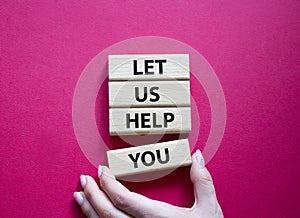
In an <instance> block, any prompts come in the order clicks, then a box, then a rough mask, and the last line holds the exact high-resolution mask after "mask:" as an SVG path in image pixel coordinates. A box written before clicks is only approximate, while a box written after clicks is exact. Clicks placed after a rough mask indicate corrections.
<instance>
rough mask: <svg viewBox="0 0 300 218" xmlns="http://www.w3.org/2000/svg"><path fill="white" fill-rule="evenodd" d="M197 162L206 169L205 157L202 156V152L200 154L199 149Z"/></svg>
mask: <svg viewBox="0 0 300 218" xmlns="http://www.w3.org/2000/svg"><path fill="white" fill-rule="evenodd" d="M196 160H197V162H198V163H199V165H200V167H201V168H204V167H205V162H204V158H203V156H202V154H201V152H200V150H199V149H197V151H196Z"/></svg>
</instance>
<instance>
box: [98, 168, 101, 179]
mask: <svg viewBox="0 0 300 218" xmlns="http://www.w3.org/2000/svg"><path fill="white" fill-rule="evenodd" d="M101 175H102V166H101V165H99V166H98V178H100V177H101Z"/></svg>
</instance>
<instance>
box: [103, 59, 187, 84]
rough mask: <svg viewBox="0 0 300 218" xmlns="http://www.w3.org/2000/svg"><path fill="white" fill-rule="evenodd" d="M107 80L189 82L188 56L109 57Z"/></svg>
mask: <svg viewBox="0 0 300 218" xmlns="http://www.w3.org/2000/svg"><path fill="white" fill-rule="evenodd" d="M108 70H109V80H175V79H176V80H189V78H190V68H189V55H188V54H143V55H142V54H140V55H109V56H108Z"/></svg>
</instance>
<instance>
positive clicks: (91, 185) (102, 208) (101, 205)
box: [80, 175, 129, 218]
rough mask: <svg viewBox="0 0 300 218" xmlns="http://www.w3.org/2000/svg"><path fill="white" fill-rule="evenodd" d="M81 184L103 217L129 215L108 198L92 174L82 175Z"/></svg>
mask: <svg viewBox="0 0 300 218" xmlns="http://www.w3.org/2000/svg"><path fill="white" fill-rule="evenodd" d="M80 182H81V186H82V188H83V190H84V195H85V196H86V199H87V200H88V201H89V203H90V204H91V205H92V207H93V208H94V209H95V211H96V212H97V214H98V215H99V216H100V217H101V218H102V217H104V218H106V217H120V218H121V217H122V218H123V217H124V218H128V217H129V216H128V215H127V214H126V213H124V212H123V211H121V210H119V209H117V208H116V207H115V206H114V205H113V204H112V202H111V201H110V200H109V199H108V197H107V196H106V194H105V193H104V192H103V191H102V190H100V189H99V187H98V185H97V183H96V182H95V180H94V179H93V178H92V177H90V176H84V175H81V176H80Z"/></svg>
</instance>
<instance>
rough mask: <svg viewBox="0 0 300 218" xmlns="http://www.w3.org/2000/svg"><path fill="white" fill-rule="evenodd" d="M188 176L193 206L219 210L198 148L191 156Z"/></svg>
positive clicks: (208, 174)
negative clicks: (192, 195)
mask: <svg viewBox="0 0 300 218" xmlns="http://www.w3.org/2000/svg"><path fill="white" fill-rule="evenodd" d="M190 177H191V181H192V183H193V184H194V195H195V204H194V206H193V208H194V209H195V210H200V211H207V210H209V211H212V210H213V211H215V210H216V212H219V211H218V210H220V211H221V209H220V206H219V203H218V200H217V197H216V191H215V187H214V184H213V180H212V177H211V175H210V173H209V172H208V170H207V168H206V167H205V162H204V158H203V156H202V154H201V152H200V150H197V151H196V152H195V153H194V154H193V156H192V166H191V171H190Z"/></svg>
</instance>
